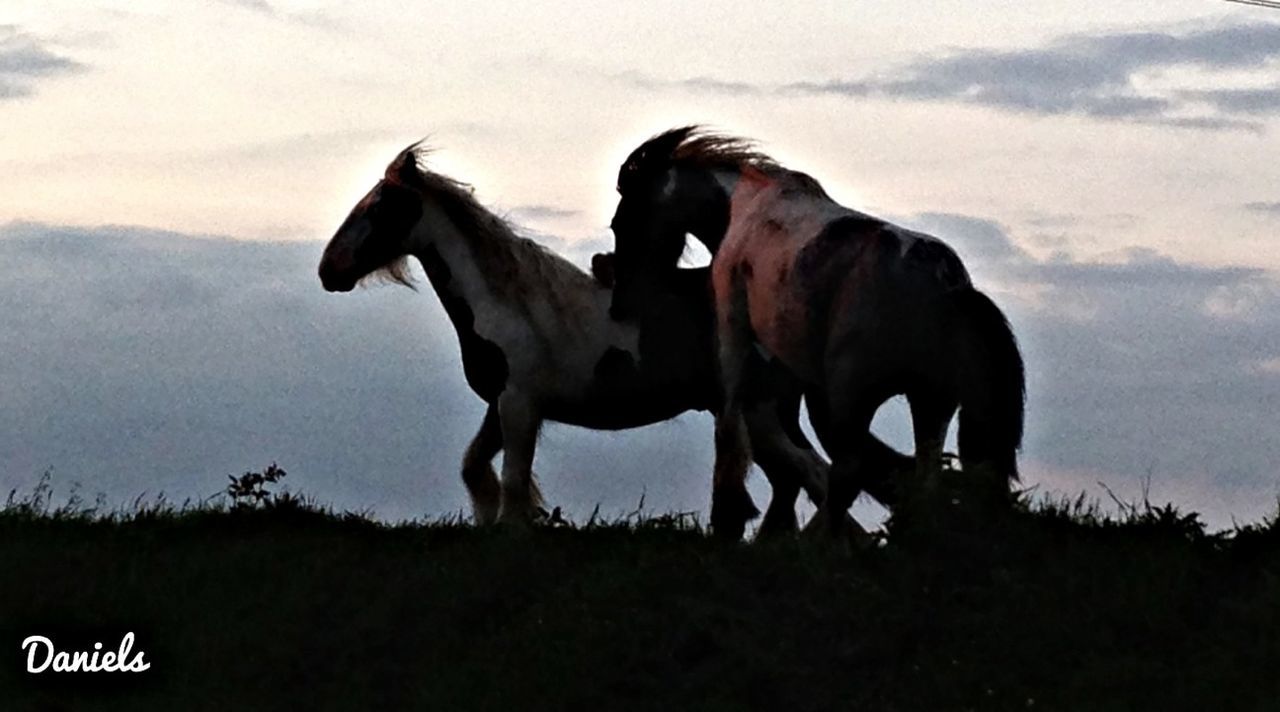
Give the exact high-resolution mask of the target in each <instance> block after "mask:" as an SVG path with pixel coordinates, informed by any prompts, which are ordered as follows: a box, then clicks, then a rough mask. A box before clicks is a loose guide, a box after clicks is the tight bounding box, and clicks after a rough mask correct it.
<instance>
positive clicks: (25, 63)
mask: <svg viewBox="0 0 1280 712" xmlns="http://www.w3.org/2000/svg"><path fill="white" fill-rule="evenodd" d="M83 69H84V65H83V64H80V63H79V62H76V61H75V60H72V59H68V58H66V57H63V56H61V55H58V54H56V53H54V52H53V51H51V50H49V49H48V48H46V47H45V46H44V45H43V44H42V43H41V42H40V41H39V40H38V39H36V38H35V37H33V36H31V35H29V34H27V33H25V32H23V31H22V30H21V29H20V28H18V27H17V26H15V25H0V99H16V98H21V97H25V96H30V95H31V94H32V93H33V92H34V91H35V90H34V87H33V85H32V82H33V81H34V80H36V79H40V78H44V77H52V76H56V75H59V74H69V73H73V72H77V71H80V70H83Z"/></svg>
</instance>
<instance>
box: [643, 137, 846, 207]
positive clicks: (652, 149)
mask: <svg viewBox="0 0 1280 712" xmlns="http://www.w3.org/2000/svg"><path fill="white" fill-rule="evenodd" d="M679 167H688V168H697V169H702V170H739V171H740V170H742V169H744V168H751V169H755V170H757V171H760V172H761V173H764V174H766V175H769V176H772V177H775V178H780V179H791V180H793V181H794V185H795V187H797V188H799V189H800V190H801V191H803V192H806V193H811V194H815V195H822V196H825V195H826V192H825V191H824V190H823V189H822V186H821V185H820V184H819V183H818V181H816V180H814V179H813V178H812V177H811V176H809V175H808V174H806V173H801V172H799V171H793V170H789V169H787V168H786V167H784V166H783V165H782V164H781V163H779V162H778V161H777V160H775V159H774V158H773V157H772V156H770V155H768V154H767V153H764V152H763V151H761V150H759V149H758V148H757V147H756V144H755V142H754V141H752V140H751V139H747V138H742V137H739V136H730V135H728V134H723V133H719V132H717V131H713V130H711V129H708V128H706V127H704V126H699V125H696V124H695V125H690V126H681V127H679V128H674V129H668V130H666V131H664V132H662V133H660V134H658V135H656V136H654V137H652V138H650V139H649V140H647V141H645V142H644V143H642V144H640V146H638V147H637V148H636V149H635V150H634V151H632V152H631V155H630V156H628V157H627V160H626V162H624V163H623V165H622V171H621V173H620V175H619V181H618V185H619V190H621V189H622V187H623V183H624V182H626V181H627V178H626V176H628V175H636V176H650V177H652V176H654V175H658V174H661V173H665V172H666V171H668V170H670V169H671V168H679Z"/></svg>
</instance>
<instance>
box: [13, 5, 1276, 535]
mask: <svg viewBox="0 0 1280 712" xmlns="http://www.w3.org/2000/svg"><path fill="white" fill-rule="evenodd" d="M1277 69H1280V11H1275V10H1269V9H1266V8H1260V7H1250V6H1245V5H1240V4H1234V3H1228V2H1216V1H1212V0H1196V1H1182V0H1173V1H1166V2H1161V3H1115V2H1113V1H1108V2H1092V1H1085V2H1073V3H1062V2H1056V3H1055V2H1041V1H1039V0H1036V1H1028V2H1022V3H1016V4H1010V3H1001V2H990V1H986V0H974V1H973V2H969V3H965V6H964V9H963V10H957V9H956V6H955V5H954V4H950V3H948V4H943V3H937V2H926V3H900V2H891V1H880V0H872V1H867V2H847V1H844V2H808V3H789V4H786V6H785V7H783V5H782V4H778V3H769V2H764V1H763V0H735V2H705V3H699V4H697V6H696V7H691V6H689V4H688V3H677V2H646V3H615V4H612V5H601V4H599V3H586V2H580V3H573V2H540V3H526V4H524V5H520V6H515V5H512V4H511V3H500V2H473V3H408V2H404V3H397V2H389V1H384V0H375V1H373V2H367V3H361V4H359V5H358V6H357V5H353V4H350V3H345V4H342V3H330V2H285V1H275V0H224V1H208V2H183V3H178V2H150V1H146V0H143V1H134V2H97V3H93V2H90V3H86V2H70V1H68V2H59V1H57V0H54V1H50V0H40V1H38V2H28V1H27V0H7V2H6V3H5V4H4V6H3V7H2V8H0V255H2V256H3V257H2V259H0V326H2V327H3V330H2V331H0V389H2V390H0V422H3V429H2V430H0V485H3V486H4V488H5V489H6V490H8V489H10V488H13V487H19V488H22V487H28V486H30V483H32V482H33V481H34V480H35V478H36V477H38V476H39V474H40V473H41V472H43V471H44V470H46V469H52V470H53V472H54V475H55V481H56V482H61V483H63V486H64V487H65V486H66V485H67V483H69V482H80V483H81V485H82V487H83V488H84V490H85V491H86V492H87V493H90V494H92V493H96V492H103V493H105V494H106V496H107V498H108V499H109V500H111V501H127V500H129V499H132V498H133V497H135V496H137V495H138V494H141V493H143V492H144V491H145V492H150V493H154V492H157V491H164V492H167V493H169V495H170V496H173V497H176V498H178V499H181V498H183V497H188V496H192V497H196V496H205V495H207V494H210V493H212V492H215V491H217V490H218V489H220V487H221V486H222V482H224V481H225V476H226V475H227V474H231V473H238V472H243V471H245V470H247V469H256V468H260V467H262V466H264V465H265V464H267V462H270V461H272V460H277V461H279V462H280V464H281V465H282V466H284V467H285V468H286V469H287V470H289V471H290V472H291V475H290V478H289V480H290V481H291V483H292V484H294V485H295V486H296V487H298V488H300V489H302V490H304V491H306V492H308V493H310V494H312V495H314V496H316V497H317V498H318V499H320V500H322V501H328V502H332V503H334V504H336V505H337V506H341V507H356V508H367V509H370V510H372V511H373V512H374V513H376V514H378V515H380V516H385V517H389V518H395V517H407V516H418V515H422V514H439V513H444V512H450V511H457V510H458V509H460V508H462V507H463V506H464V505H465V501H466V500H465V495H464V493H463V490H462V487H461V484H460V482H459V481H458V478H457V476H456V470H457V462H458V460H459V459H460V457H461V454H462V451H463V449H464V448H465V445H466V442H467V439H468V438H469V436H470V435H471V433H472V432H473V431H474V428H475V427H476V426H477V425H478V418H479V415H480V413H481V412H482V411H481V407H480V404H479V401H478V400H477V399H476V398H475V397H474V396H473V395H471V394H470V393H469V392H468V391H467V390H466V386H465V382H464V381H463V379H462V374H461V369H460V367H459V366H458V358H457V347H456V342H455V340H454V339H453V335H452V333H451V331H450V330H449V328H448V326H447V322H446V321H445V320H444V317H443V314H442V311H441V310H440V308H439V305H438V304H436V303H435V302H434V297H433V295H432V294H431V292H430V291H429V290H426V291H423V292H417V293H415V292H411V291H409V290H405V289H399V288H392V287H382V288H377V289H369V290H362V291H359V292H357V293H355V294H352V295H329V294H325V293H324V292H323V291H322V290H321V289H320V286H319V284H318V281H317V280H316V279H315V276H314V268H315V263H316V261H317V260H318V257H319V254H320V251H321V249H322V248H323V243H324V241H325V240H327V238H328V237H329V236H330V235H331V234H332V233H333V231H334V229H335V228H336V227H337V225H338V224H339V223H340V222H341V220H342V219H343V217H344V216H345V215H346V213H347V212H348V211H349V210H350V208H351V206H352V205H353V204H354V203H355V202H356V201H357V200H358V199H359V198H360V197H361V196H362V195H363V194H364V193H365V192H366V191H367V190H368V188H369V187H370V186H371V185H372V183H373V182H374V181H376V180H377V178H378V177H379V175H380V174H381V170H382V168H383V166H385V164H386V163H387V162H388V161H389V160H390V159H391V158H392V157H394V155H395V153H396V152H397V151H398V150H399V149H400V148H402V147H403V146H405V145H407V144H408V143H410V142H412V141H415V140H418V139H420V138H422V137H424V136H427V137H429V141H430V143H431V144H432V145H433V146H435V147H436V149H437V150H436V152H435V153H434V154H433V156H432V159H431V160H432V162H431V165H432V167H433V169H435V170H438V171H440V172H443V173H446V174H448V175H450V176H453V177H455V178H458V179H461V180H464V181H466V182H468V183H470V184H472V185H474V186H475V188H476V191H477V195H478V197H479V198H480V199H481V200H482V201H483V202H485V203H486V204H488V205H490V206H492V207H493V208H494V209H495V210H497V211H499V212H500V213H502V214H504V215H507V216H508V217H509V218H510V219H511V220H513V221H514V222H516V223H518V224H520V225H522V226H524V227H525V228H526V229H527V231H528V232H529V233H530V234H532V235H534V236H536V237H538V239H541V240H543V241H545V242H547V244H549V245H551V246H552V247H554V248H555V249H557V250H559V251H562V252H564V253H565V254H567V255H568V256H570V258H571V259H574V260H575V261H576V262H578V263H579V264H582V265H585V264H586V263H587V260H588V259H589V257H590V255H591V254H592V253H593V252H597V251H601V250H605V249H607V248H608V246H609V244H610V242H611V237H610V235H609V233H608V230H607V224H608V221H609V218H610V216H611V215H612V210H613V206H614V204H615V200H616V196H615V194H614V193H613V191H612V186H613V182H614V176H615V174H616V170H617V166H618V164H619V162H620V161H621V160H622V159H623V158H624V157H625V156H626V154H627V153H628V152H629V151H630V149H631V148H632V147H634V146H635V145H636V144H637V143H639V142H640V141H642V140H643V139H645V138H647V137H648V136H650V135H652V134H654V133H656V132H658V131H661V130H663V129H665V128H668V127H670V126H674V125H680V124H686V123H691V122H701V123H706V124H709V125H711V126H714V127H717V128H720V129H722V130H725V131H729V132H732V133H736V134H741V135H745V136H749V137H751V138H754V139H756V140H758V141H759V142H760V145H761V147H762V148H764V149H765V150H766V151H768V152H770V153H771V154H773V155H774V156H775V157H777V158H778V159H780V160H782V161H783V162H784V163H786V164H788V165H790V166H793V167H795V168H799V169H802V170H804V171H806V172H808V173H810V174H812V175H813V176H815V177H816V178H818V179H819V180H820V181H822V183H823V184H824V185H825V186H826V188H827V189H828V191H829V192H830V193H831V194H832V195H833V196H834V197H836V198H837V199H838V200H840V201H841V202H843V203H845V204H847V205H850V206H851V207H856V208H858V209H861V210H864V211H868V212H872V213H874V214H878V215H881V216H884V217H887V218H890V219H893V220H895V221H898V222H900V223H903V224H905V225H908V226H911V227H915V228H918V229H925V230H928V231H930V232H933V233H934V234H936V235H938V236H939V237H941V238H942V239H944V240H946V241H948V242H949V243H951V244H952V245H953V246H955V247H956V249H957V250H958V251H959V252H960V254H961V256H962V257H963V258H964V259H965V260H966V263H967V264H968V266H969V267H970V269H971V271H972V273H973V274H974V276H975V280H976V281H977V282H978V285H979V287H980V288H982V289H984V291H987V292H989V293H990V294H992V295H993V296H994V297H995V298H996V299H997V301H998V302H999V303H1000V304H1001V306H1002V307H1003V308H1004V309H1005V310H1006V311H1007V312H1008V313H1009V315H1010V318H1011V321H1012V323H1013V326H1014V328H1015V331H1016V332H1017V333H1018V336H1019V338H1020V340H1021V343H1022V346H1023V349H1024V351H1025V355H1026V359H1027V362H1028V368H1029V400H1028V438H1027V442H1026V447H1025V449H1024V451H1023V457H1022V463H1023V471H1024V474H1025V479H1026V481H1027V483H1028V484H1029V485H1031V486H1036V487H1038V488H1040V490H1041V491H1052V492H1062V493H1068V494H1070V493H1078V492H1080V491H1082V490H1085V491H1088V492H1090V493H1091V494H1094V495H1101V492H1102V490H1101V489H1100V485H1099V483H1103V484H1105V485H1107V487H1109V488H1111V489H1112V490H1114V491H1116V492H1117V493H1118V494H1120V495H1121V496H1125V497H1135V496H1140V495H1141V493H1142V491H1143V488H1144V487H1147V488H1149V490H1150V493H1151V496H1152V498H1153V499H1156V500H1161V501H1164V500H1173V501H1175V502H1177V503H1179V504H1182V505H1184V506H1186V507H1188V508H1192V509H1197V510H1199V511H1202V512H1204V513H1205V515H1206V517H1207V518H1208V519H1209V520H1210V521H1211V522H1213V523H1214V524H1216V525H1218V526H1225V525H1228V524H1230V522H1231V521H1232V519H1233V518H1236V519H1239V520H1242V521H1249V520H1252V519H1257V518H1258V517H1260V516H1263V515H1265V514H1267V513H1269V512H1271V511H1274V509H1275V503H1276V497H1277V495H1278V494H1280V481H1278V480H1277V468H1276V466H1275V464H1274V463H1276V462H1280V425H1277V424H1276V423H1275V421H1274V413H1275V412H1276V411H1277V410H1278V409H1280V407H1278V406H1280V317H1277V316H1276V315H1277V314H1280V308H1278V307H1280V286H1278V285H1280V283H1278V282H1277V278H1276V274H1277V270H1280V249H1278V247H1277V244H1276V234H1277V231H1278V230H1280V187H1277V186H1280V162H1277V161H1276V160H1275V156H1276V155H1277V149H1280V138H1278V132H1280V120H1277V118H1276V116H1277V113H1278V112H1280V81H1278V80H1277V77H1280V73H1278V72H1277ZM707 420H708V419H707V417H706V416H705V415H696V414H691V415H686V416H682V417H681V418H679V419H676V420H675V421H672V422H670V423H665V424H660V425H657V426H653V427H651V428H646V429H642V430H639V431H635V432H629V433H619V434H603V433H592V432H588V431H582V430H577V429H573V428H568V427H564V426H560V427H550V428H548V429H547V432H546V433H545V434H544V437H543V440H542V443H541V445H540V450H539V455H538V460H537V463H536V466H535V469H536V470H537V471H538V472H539V474H540V475H541V478H542V481H543V484H544V487H545V488H546V489H547V490H548V493H549V494H550V495H551V496H552V499H553V501H555V502H556V503H564V504H565V506H566V508H567V509H568V510H569V511H570V513H571V514H576V515H578V516H582V517H585V516H586V514H587V513H589V512H590V510H591V508H592V507H593V506H594V505H595V504H597V503H599V504H602V505H603V507H604V509H605V510H610V509H612V510H615V511H625V510H629V509H631V508H633V507H634V504H635V503H636V502H637V501H638V500H639V498H640V496H641V495H642V494H643V495H644V496H645V502H646V506H647V507H649V508H652V509H655V510H656V511H665V510H674V509H679V510H704V509H705V507H706V501H707V497H708V491H707V490H708V485H707V482H708V480H709V478H708V477H706V476H705V475H706V473H707V472H709V468H710V459H711V454H710V442H709V440H710V434H709V425H708V422H707ZM876 427H877V430H878V431H879V432H881V434H883V435H884V436H885V437H887V438H889V439H890V440H891V441H893V442H895V443H896V444H899V445H900V446H902V447H904V448H905V447H908V445H907V443H909V442H910V441H909V437H908V433H909V429H908V428H907V425H906V419H905V417H904V416H903V413H902V407H901V404H891V405H890V406H888V407H886V409H885V411H884V413H883V415H882V417H881V418H879V419H878V420H877V426H876ZM640 462H643V463H644V465H645V466H644V467H643V468H641V467H639V466H638V465H637V464H636V463H640ZM603 473H609V474H608V476H607V477H606V476H605V475H604V474H603ZM761 480H762V478H759V477H757V478H756V479H755V481H754V482H753V488H754V491H756V492H757V493H758V494H757V499H762V498H763V497H765V496H767V487H766V486H765V485H763V483H762V482H761Z"/></svg>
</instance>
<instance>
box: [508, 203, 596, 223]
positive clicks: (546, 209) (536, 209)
mask: <svg viewBox="0 0 1280 712" xmlns="http://www.w3.org/2000/svg"><path fill="white" fill-rule="evenodd" d="M510 212H511V215H512V217H514V218H515V219H517V220H568V219H570V218H576V217H578V216H579V215H581V214H582V211H581V210H572V209H569V208H560V207H556V206H554V205H517V206H516V207H514V208H512V209H511V211H510Z"/></svg>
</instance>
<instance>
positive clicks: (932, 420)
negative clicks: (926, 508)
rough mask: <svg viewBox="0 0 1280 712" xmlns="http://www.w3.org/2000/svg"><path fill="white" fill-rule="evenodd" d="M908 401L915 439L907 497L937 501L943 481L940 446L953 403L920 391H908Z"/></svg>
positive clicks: (944, 441) (950, 400)
mask: <svg viewBox="0 0 1280 712" xmlns="http://www.w3.org/2000/svg"><path fill="white" fill-rule="evenodd" d="M907 402H908V404H909V405H910V406H911V430H912V434H913V435H914V437H915V443H916V476H915V481H914V482H913V483H912V487H911V488H909V491H908V493H907V497H908V498H909V499H914V498H919V499H921V500H923V501H925V502H936V501H937V500H938V498H939V496H940V490H941V485H942V448H943V446H944V445H945V443H946V439H947V428H948V426H949V425H950V424H951V418H952V416H954V415H955V412H956V403H955V401H954V400H952V399H948V398H943V397H939V396H935V395H926V394H921V393H911V394H908V395H907Z"/></svg>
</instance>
